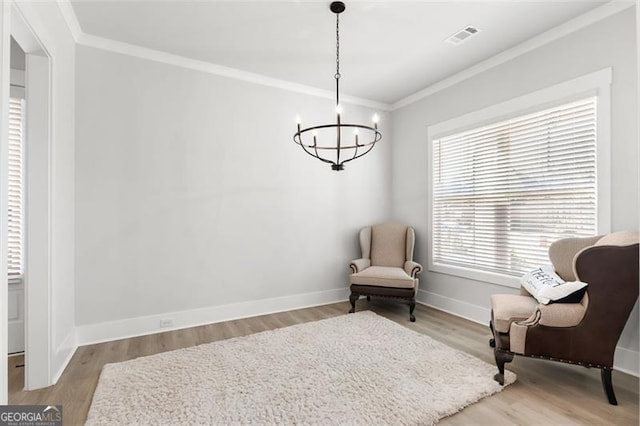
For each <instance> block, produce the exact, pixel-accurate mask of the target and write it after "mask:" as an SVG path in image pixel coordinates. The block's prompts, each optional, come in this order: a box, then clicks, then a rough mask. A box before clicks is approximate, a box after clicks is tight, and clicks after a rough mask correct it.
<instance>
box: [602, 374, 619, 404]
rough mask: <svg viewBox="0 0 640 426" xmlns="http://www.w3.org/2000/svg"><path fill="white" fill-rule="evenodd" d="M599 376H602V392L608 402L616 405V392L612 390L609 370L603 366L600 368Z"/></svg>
mask: <svg viewBox="0 0 640 426" xmlns="http://www.w3.org/2000/svg"><path fill="white" fill-rule="evenodd" d="M600 376H601V377H602V388H603V389H604V393H605V394H606V395H607V399H608V400H609V404H611V405H618V401H617V400H616V394H615V393H614V392H613V381H612V380H611V370H609V369H606V368H603V369H602V370H600Z"/></svg>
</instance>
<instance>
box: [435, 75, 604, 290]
mask: <svg viewBox="0 0 640 426" xmlns="http://www.w3.org/2000/svg"><path fill="white" fill-rule="evenodd" d="M607 88H608V85H607ZM607 93H608V92H607ZM598 94H599V93H598V91H594V90H590V91H587V92H586V93H585V92H584V91H583V92H582V94H581V95H580V96H576V95H574V96H571V97H570V98H571V99H567V97H566V96H564V97H562V99H564V101H561V102H559V101H555V102H544V103H542V105H544V106H543V107H540V106H538V107H537V108H536V107H531V106H529V107H527V108H524V110H525V111H526V112H525V113H522V112H520V113H517V115H515V116H514V115H511V116H510V117H509V118H506V119H505V118H504V114H502V115H499V114H492V112H497V111H498V110H500V108H497V109H495V110H494V111H482V112H480V113H479V114H478V113H476V114H471V115H470V117H465V118H464V119H463V120H461V121H465V120H467V121H468V122H470V124H469V123H467V124H466V125H464V124H463V125H462V126H460V122H458V123H456V122H455V120H453V123H446V124H445V125H444V126H441V128H446V127H448V128H449V130H448V131H447V130H445V131H441V132H439V133H438V134H435V137H433V138H431V140H430V144H431V145H430V162H431V164H430V166H431V171H432V173H431V185H430V186H431V194H430V215H431V223H430V231H431V232H430V244H429V245H430V250H429V251H430V259H429V266H430V269H431V270H434V271H437V272H445V273H450V274H454V275H460V276H465V277H468V278H473V279H479V280H483V281H489V282H495V283H497V284H505V285H511V286H513V285H516V284H517V282H518V281H517V279H518V278H519V277H521V276H522V275H523V274H524V273H525V272H527V271H529V270H531V269H533V268H534V267H536V266H540V265H543V264H548V263H549V258H548V248H549V245H550V244H551V243H552V242H553V241H555V240H557V239H560V238H564V237H568V236H576V237H580V236H592V235H596V234H597V233H598V232H599V231H600V232H602V231H605V230H606V229H605V228H606V226H604V227H603V226H600V225H601V224H602V223H603V221H602V220H601V219H603V218H604V216H606V215H603V217H602V218H601V217H599V212H601V211H604V209H602V208H600V206H599V204H600V203H601V202H603V201H604V202H605V203H606V202H607V201H606V200H603V199H601V198H602V197H599V193H600V192H602V191H598V188H599V187H600V188H605V187H606V186H603V185H602V183H601V182H599V179H600V175H601V174H602V173H601V170H598V169H599V168H601V164H600V156H599V152H601V151H602V149H601V147H599V145H600V141H599V139H598V136H599V129H598V127H599V125H600V124H601V123H605V122H604V121H599V117H598V115H599V114H600V113H601V108H600V105H599V102H600V98H599V96H598ZM531 99H535V100H536V101H537V102H538V103H537V105H540V102H539V100H540V99H539V96H534V97H533V98H531ZM603 103H605V104H607V102H606V101H603ZM550 105H552V106H550ZM503 106H506V105H503ZM520 111H522V109H520ZM492 115H494V116H497V117H500V116H502V117H503V118H502V119H495V118H493V117H491V116H492ZM478 116H482V117H483V120H481V123H480V124H478V123H473V118H474V117H475V118H477V117H478ZM474 124H475V125H474ZM439 126H440V125H436V126H433V127H435V128H436V129H435V130H436V131H437V130H440V129H439V128H438V127H439ZM456 126H457V128H456ZM605 127H607V126H606V125H605ZM433 130H434V129H432V128H430V134H431V133H435V132H433ZM600 133H601V132H600ZM604 159H606V155H604V156H603V160H604ZM605 163H606V161H603V164H602V169H603V170H604V169H608V167H605ZM605 180H606V179H605ZM607 192H608V191H607ZM599 222H600V223H599Z"/></svg>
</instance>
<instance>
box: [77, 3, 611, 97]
mask: <svg viewBox="0 0 640 426" xmlns="http://www.w3.org/2000/svg"><path fill="white" fill-rule="evenodd" d="M606 2H607V1H605V0H600V1H598V0H589V1H585V0H582V1H580V0H573V1H572V0H564V1H557V0H546V1H540V0H538V1H519V0H511V1H449V2H434V1H398V0H396V1H351V2H346V3H347V9H346V11H345V12H344V13H343V14H341V15H340V43H341V44H340V64H341V66H340V72H341V74H342V79H341V80H340V85H341V93H346V94H349V95H352V96H357V97H360V98H365V99H369V100H373V101H377V102H383V103H386V104H392V103H394V102H396V101H398V100H400V99H403V98H405V97H406V96H409V95H411V94H413V93H415V92H417V91H419V90H421V89H423V88H425V87H428V86H430V85H432V84H434V83H436V82H438V81H440V80H442V79H444V78H446V77H448V76H450V75H453V74H455V73H457V72H459V71H462V70H464V69H466V68H468V67H470V66H472V65H474V64H476V63H478V62H481V61H483V60H484V59H487V58H490V57H492V56H494V55H496V54H498V53H500V52H502V51H504V50H506V49H508V48H510V47H513V46H515V45H517V44H519V43H522V42H524V41H526V40H528V39H530V38H531V37H534V36H536V35H538V34H540V33H542V32H544V31H546V30H549V29H551V28H553V27H555V26H557V25H559V24H562V23H564V22H566V21H568V20H570V19H572V18H574V17H576V16H579V15H581V14H583V13H585V12H587V11H589V10H591V9H594V8H596V7H598V6H600V5H601V4H603V3H606ZM328 4H329V2H328V1H322V2H317V1H303V0H299V1H182V0H174V1H126V0H124V1H123V0H112V1H86V0H85V1H82V0H76V1H72V5H73V10H74V11H75V14H76V16H77V19H78V22H79V24H80V27H81V29H82V32H83V33H87V34H91V35H95V36H100V37H105V38H109V39H113V40H117V41H121V42H126V43H131V44H135V45H139V46H143V47H146V48H150V49H155V50H160V51H163V52H168V53H172V54H175V55H180V56H184V57H187V58H190V59H197V60H200V61H205V62H210V63H214V64H218V65H224V66H227V67H232V68H237V69H240V70H243V71H249V72H252V73H257V74H261V75H265V76H268V77H274V78H278V79H281V80H286V81H290V82H295V83H301V84H304V85H308V86H313V87H317V88H321V89H326V90H334V89H335V86H334V85H335V82H334V79H333V76H334V73H335V15H334V14H333V13H332V12H331V11H330V10H329V8H328ZM468 25H472V26H475V27H476V28H478V29H479V30H480V32H479V33H478V34H476V35H475V36H473V37H472V38H470V39H468V40H467V41H465V42H463V43H462V44H459V45H457V46H454V45H451V44H449V43H446V42H445V41H444V40H445V39H446V38H448V37H449V36H451V35H452V34H453V33H455V32H457V31H458V30H461V29H463V28H464V27H466V26H468Z"/></svg>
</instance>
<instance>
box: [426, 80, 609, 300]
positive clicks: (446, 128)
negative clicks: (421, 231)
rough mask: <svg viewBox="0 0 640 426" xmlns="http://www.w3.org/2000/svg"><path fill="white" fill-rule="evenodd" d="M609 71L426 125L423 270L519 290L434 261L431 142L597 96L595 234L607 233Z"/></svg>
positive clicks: (500, 279)
mask: <svg viewBox="0 0 640 426" xmlns="http://www.w3.org/2000/svg"><path fill="white" fill-rule="evenodd" d="M612 74H613V72H612V69H611V68H604V69H602V70H600V71H596V72H593V73H590V74H587V75H584V76H581V77H578V78H575V79H573V80H569V81H566V82H563V83H559V84H556V85H554V86H550V87H547V88H545V89H541V90H538V91H536V92H532V93H529V94H526V95H523V96H519V97H517V98H514V99H511V100H508V101H505V102H502V103H499V104H496V105H492V106H490V107H487V108H484V109H481V110H478V111H474V112H471V113H468V114H465V115H462V116H460V117H456V118H453V119H451V120H447V121H444V122H441V123H437V124H434V125H431V126H429V127H428V129H427V152H428V159H427V161H428V164H429V168H430V171H429V173H428V174H427V188H428V190H427V215H428V220H427V229H428V237H427V249H428V253H429V254H428V266H427V267H428V269H429V271H433V272H439V273H443V274H448V275H454V276H459V277H464V278H469V279H472V280H476V281H484V282H489V283H493V284H498V285H502V286H506V287H513V288H519V287H520V281H519V279H518V278H515V277H510V276H507V275H502V274H497V273H491V272H485V271H478V270H475V269H469V268H464V267H457V266H450V265H443V264H439V263H435V262H434V260H433V241H432V236H433V186H432V185H433V174H432V173H433V167H431V165H432V164H433V141H434V140H437V139H439V138H442V137H445V136H447V135H450V134H453V133H458V132H463V131H465V130H469V129H472V128H475V127H481V126H483V125H487V124H490V123H496V122H499V121H503V120H508V119H510V118H513V117H517V116H522V115H525V114H528V113H532V112H535V111H539V110H543V109H545V108H550V107H553V106H556V105H560V104H562V103H567V102H571V101H574V100H578V99H580V98H583V97H587V96H593V95H595V96H597V97H598V100H597V124H596V125H597V133H596V134H597V140H596V175H597V192H596V200H597V221H596V223H597V225H596V226H597V232H598V234H605V233H608V232H610V231H611V82H612Z"/></svg>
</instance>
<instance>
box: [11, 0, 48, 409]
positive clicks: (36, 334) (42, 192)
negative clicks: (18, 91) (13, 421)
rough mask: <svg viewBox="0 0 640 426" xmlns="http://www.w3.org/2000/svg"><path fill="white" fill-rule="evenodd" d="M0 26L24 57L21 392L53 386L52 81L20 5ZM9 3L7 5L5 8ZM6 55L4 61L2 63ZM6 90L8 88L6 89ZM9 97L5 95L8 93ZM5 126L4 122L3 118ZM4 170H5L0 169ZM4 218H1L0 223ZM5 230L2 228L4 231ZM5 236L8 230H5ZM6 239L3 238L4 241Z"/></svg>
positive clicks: (43, 49) (41, 46)
mask: <svg viewBox="0 0 640 426" xmlns="http://www.w3.org/2000/svg"><path fill="white" fill-rule="evenodd" d="M2 4H3V15H2V17H3V18H4V19H3V24H4V23H8V24H9V25H7V28H6V29H5V28H4V26H5V25H3V26H2V46H3V47H4V46H5V45H6V46H9V42H10V40H9V35H11V36H13V37H14V38H15V39H16V41H17V42H18V44H20V47H21V48H22V50H24V52H25V54H26V68H27V69H26V73H25V74H26V78H25V79H26V86H29V87H27V88H26V117H27V119H26V128H25V135H26V137H25V140H26V149H25V154H26V159H25V168H26V173H25V183H26V203H25V211H26V217H25V219H26V220H25V224H26V225H25V230H26V235H25V242H26V246H25V248H26V250H25V272H24V283H25V389H27V390H31V389H37V388H41V387H46V386H49V385H51V384H53V374H52V371H51V360H52V356H53V348H52V344H51V336H52V331H51V330H52V315H51V134H52V129H51V125H52V120H51V117H52V102H51V99H52V78H51V56H50V55H49V53H48V52H47V50H46V47H45V46H44V44H43V43H42V42H41V39H40V37H38V34H37V32H36V31H35V30H34V29H33V25H30V23H29V20H28V19H27V18H26V17H25V15H24V14H23V13H22V12H21V11H20V4H19V3H15V2H7V1H4V2H2ZM7 4H9V5H10V7H8V6H7ZM5 14H8V16H6V15H5ZM2 53H3V56H2V69H1V71H0V76H2V88H1V89H0V93H2V98H1V99H0V102H2V108H3V109H2V111H3V114H4V108H5V107H4V105H5V104H6V105H7V108H8V97H7V98H6V102H4V100H5V94H4V90H5V89H4V87H5V84H4V79H5V77H4V76H5V70H6V75H7V78H8V72H9V66H10V65H9V61H8V51H7V52H6V55H5V53H4V52H2ZM5 57H6V58H7V60H6V61H5ZM6 87H7V89H8V84H7V85H6ZM7 93H8V91H7ZM2 121H3V122H6V121H5V120H2ZM0 130H1V131H2V139H0V140H2V144H3V146H2V149H0V156H1V158H0V165H4V164H6V161H7V158H6V155H7V150H6V136H5V133H6V134H8V130H7V129H5V128H4V127H3V128H1V129H0ZM3 170H6V168H3ZM0 182H1V185H2V186H0V188H2V189H3V190H2V191H0V194H2V198H1V199H0V209H2V212H1V213H0V220H3V222H2V223H6V205H7V204H6V190H4V189H5V188H6V185H7V183H6V177H5V176H2V179H1V180H0ZM2 218H4V219H2ZM3 230H4V227H3ZM3 232H6V231H3ZM2 240H3V241H6V239H5V238H3V239H2ZM5 250H6V248H4V247H3V248H2V251H0V253H2V259H0V262H1V265H2V268H1V269H0V278H1V277H4V279H2V283H1V284H0V293H1V295H0V311H1V312H0V316H1V318H0V331H1V332H2V336H3V337H2V338H0V351H1V352H2V354H1V355H0V356H1V357H2V358H0V362H2V363H3V366H4V371H3V370H1V369H0V375H1V376H0V380H2V381H0V403H6V401H7V396H8V394H7V384H8V383H7V371H6V366H7V362H6V356H7V351H6V345H7V342H6V340H7V311H6V299H7V279H6V277H7V273H6V255H5V254H4V253H5Z"/></svg>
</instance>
